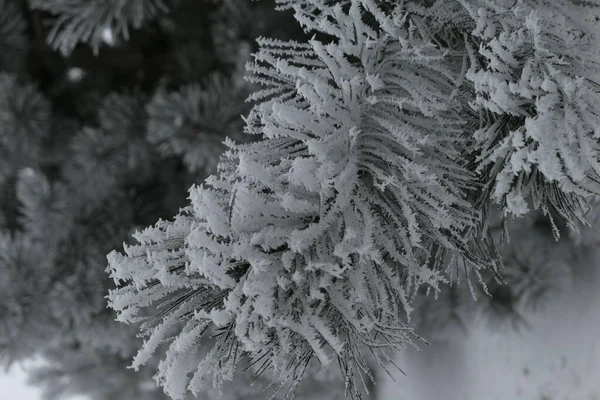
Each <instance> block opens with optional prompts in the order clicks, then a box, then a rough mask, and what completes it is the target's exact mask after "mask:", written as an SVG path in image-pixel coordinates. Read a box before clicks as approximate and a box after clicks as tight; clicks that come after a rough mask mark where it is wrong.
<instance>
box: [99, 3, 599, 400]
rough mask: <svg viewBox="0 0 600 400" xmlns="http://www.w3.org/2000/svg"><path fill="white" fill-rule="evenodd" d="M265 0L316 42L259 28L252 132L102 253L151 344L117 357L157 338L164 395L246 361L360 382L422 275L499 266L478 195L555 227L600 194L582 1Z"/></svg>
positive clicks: (394, 331)
mask: <svg viewBox="0 0 600 400" xmlns="http://www.w3.org/2000/svg"><path fill="white" fill-rule="evenodd" d="M277 3H278V7H279V8H280V9H293V10H294V13H295V17H296V19H297V20H298V22H299V23H300V24H301V26H302V27H303V28H304V29H305V31H306V32H307V33H309V34H310V35H313V36H312V39H311V40H309V41H307V42H294V41H280V40H275V39H266V38H261V39H259V44H260V50H259V51H258V52H257V53H256V54H255V55H254V62H252V63H249V64H248V67H247V68H248V70H249V72H250V76H249V78H248V79H249V81H250V82H252V83H254V84H257V85H260V86H262V88H261V89H260V90H258V91H256V92H255V93H253V94H252V95H251V96H250V99H251V100H253V101H255V102H256V104H255V106H254V107H253V108H252V110H251V111H250V113H249V115H248V116H247V117H246V118H245V121H246V129H245V130H246V133H247V134H250V135H253V136H254V137H256V138H258V139H259V140H258V141H257V142H254V143H251V144H234V143H231V142H230V143H229V150H228V151H227V152H226V153H225V154H224V155H223V156H222V158H221V161H220V164H219V170H218V172H217V174H216V175H214V176H212V177H211V178H209V179H207V180H206V181H205V183H204V184H203V185H201V186H195V187H193V188H192V189H191V190H190V205H189V206H188V207H186V208H185V209H183V210H182V211H181V212H180V214H179V215H178V216H177V217H176V218H175V219H174V220H173V221H171V222H168V221H160V222H159V223H158V224H156V225H155V226H154V227H151V228H147V229H146V230H144V231H142V232H138V233H137V234H136V235H135V238H136V239H137V241H138V243H139V244H137V245H132V246H126V247H125V254H119V253H117V252H113V253H111V254H110V255H109V263H110V266H109V271H110V273H111V275H112V277H113V278H114V279H115V281H116V283H117V284H119V285H120V287H119V288H118V289H116V290H114V291H112V292H111V294H110V301H111V304H110V305H111V307H113V308H114V309H115V310H117V311H118V313H119V319H120V320H121V321H124V322H128V323H133V322H143V324H142V334H143V335H144V336H146V338H147V339H146V342H145V344H144V346H143V348H142V349H141V351H140V353H139V354H138V356H137V357H136V358H135V360H134V366H135V367H138V366H140V365H142V364H144V363H145V362H147V361H148V360H149V359H150V358H151V357H153V356H154V355H153V354H154V353H155V352H157V350H158V348H159V346H160V345H166V346H168V349H167V350H166V352H165V354H164V356H162V358H163V361H162V362H161V364H160V365H159V369H158V373H157V379H158V381H159V382H160V383H161V385H163V386H164V388H165V390H166V391H167V393H168V394H170V395H171V396H172V397H173V398H175V399H180V398H183V396H184V395H185V393H186V392H187V391H191V392H193V393H198V392H200V391H201V390H203V388H205V387H206V385H209V384H211V383H212V384H213V385H215V386H217V387H220V386H221V385H222V384H223V382H224V381H226V380H231V379H233V378H234V376H235V373H236V366H237V365H238V364H240V363H244V362H250V363H252V362H260V363H261V369H260V370H259V371H257V373H258V374H260V373H261V372H262V370H263V369H265V370H266V369H270V370H271V371H272V372H273V374H274V377H275V378H274V379H275V381H276V382H280V383H281V385H284V384H285V383H287V384H289V389H290V391H291V392H293V389H294V388H295V386H296V385H297V384H298V382H300V380H301V379H302V376H303V373H304V370H305V368H307V367H308V366H310V364H311V362H313V363H314V362H315V360H316V361H317V362H318V363H320V364H321V365H323V366H327V365H328V364H329V363H330V362H331V361H335V362H337V364H338V365H339V368H340V370H341V373H342V375H343V377H344V379H345V382H346V396H347V397H348V398H360V397H361V393H360V390H359V387H360V386H361V385H365V386H366V384H365V381H367V380H369V379H370V373H369V369H368V366H367V362H366V360H365V358H364V354H366V353H367V352H372V353H373V356H374V359H375V360H376V362H379V363H380V365H382V366H383V365H384V364H385V362H384V361H385V359H386V356H387V353H386V350H396V349H400V348H402V347H403V346H406V345H410V344H413V342H414V341H415V338H416V337H417V336H416V335H415V334H414V332H413V329H412V327H411V324H410V314H411V311H412V309H413V304H414V300H415V297H417V296H418V295H419V293H420V292H421V291H425V292H435V293H438V292H439V291H440V290H446V289H447V288H445V286H444V284H446V283H448V282H450V281H451V280H452V279H453V277H454V276H456V275H463V276H464V277H465V279H466V280H467V282H468V284H469V286H470V288H471V291H472V292H475V291H476V290H478V289H476V288H475V287H474V285H476V284H480V285H481V286H482V288H483V289H482V290H483V291H484V292H487V293H489V290H487V289H486V288H487V287H488V286H486V285H485V283H486V279H487V278H486V277H487V276H488V274H491V276H492V277H493V279H495V280H496V281H499V280H500V277H499V274H500V272H501V262H500V253H499V251H498V250H497V249H496V245H497V244H498V241H497V240H494V237H493V235H492V234H491V232H490V226H489V221H488V218H489V213H490V209H491V208H492V206H493V205H498V206H499V207H500V209H501V210H500V211H501V214H502V218H507V217H508V216H509V215H516V216H520V215H523V214H525V213H527V212H528V211H530V210H537V211H540V212H541V213H543V214H544V215H545V216H547V218H550V221H551V224H552V226H553V227H554V231H555V236H558V228H557V226H558V225H559V224H558V223H557V222H556V221H555V220H553V219H552V218H556V217H558V218H560V219H561V220H563V221H564V222H565V223H566V224H567V225H569V226H570V227H572V228H574V227H576V222H579V221H583V220H584V218H583V215H584V213H585V211H586V210H587V203H586V201H587V198H588V197H590V195H591V194H592V193H594V191H595V190H596V189H597V187H596V183H597V182H598V176H597V173H598V161H597V155H598V154H599V153H598V150H599V149H598V140H597V139H598V138H597V129H595V128H594V127H595V126H597V125H598V124H597V119H596V115H598V111H599V110H598V107H600V102H598V99H599V94H600V93H599V92H598V87H597V84H596V80H597V79H596V75H597V72H596V71H597V60H596V58H597V57H598V54H600V52H599V50H600V49H599V48H598V46H599V45H598V44H596V43H598V41H597V40H596V36H597V33H596V32H597V29H596V28H595V27H596V26H597V25H595V24H597V19H596V18H597V16H598V7H596V5H595V3H589V4H588V3H585V4H584V3H582V4H579V3H575V2H572V1H571V0H559V1H542V2H540V1H529V0H516V1H514V0H511V1H510V2H508V1H507V2H504V1H502V2H496V1H491V0H490V1H484V0H461V1H458V0H457V1H454V0H446V1H427V2H421V1H410V0H406V1H400V2H391V1H375V0H345V1H329V0H303V1H287V0H280V1H278V2H277ZM509 3H510V4H509ZM553 216H554V217H553ZM507 278H508V280H509V281H510V276H508V277H507ZM473 281H479V283H478V282H475V283H474V284H473ZM517 283H518V282H517ZM153 308H154V309H155V311H154V316H153V317H150V318H146V317H143V316H142V314H140V313H141V312H142V310H144V311H147V310H152V309H153ZM206 337H210V338H212V340H213V341H212V342H211V346H209V347H208V348H203V347H201V346H198V343H207V342H206V339H202V338H206ZM381 350H383V351H381ZM286 393H287V392H286Z"/></svg>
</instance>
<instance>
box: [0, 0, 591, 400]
mask: <svg viewBox="0 0 600 400" xmlns="http://www.w3.org/2000/svg"><path fill="white" fill-rule="evenodd" d="M302 35H303V33H302V31H301V30H300V27H299V26H298V24H297V23H296V22H295V21H294V20H293V18H292V16H291V15H290V14H289V13H286V12H277V11H275V6H274V2H273V1H272V0H261V1H260V2H251V1H249V0H221V1H209V0H170V1H166V0H165V1H162V0H110V1H108V0H107V1H99V0H95V1H90V0H0V362H2V364H4V365H6V366H8V365H10V364H11V363H14V362H19V361H22V360H26V359H29V358H31V357H34V356H40V357H41V358H42V359H43V360H45V362H44V364H43V365H42V366H39V367H37V368H35V369H34V370H32V371H31V383H33V384H35V385H38V386H41V387H43V388H44V393H45V395H46V397H47V398H48V399H50V400H54V399H62V398H65V397H67V396H68V395H72V394H80V395H81V394H82V395H87V396H89V397H90V398H92V399H94V400H96V399H98V400H101V399H111V400H112V399H123V400H131V399H152V400H153V399H162V398H166V396H165V395H164V394H163V393H162V390H160V389H157V387H156V385H155V384H154V382H153V381H152V375H153V373H154V370H155V367H156V366H155V365H149V366H146V367H145V368H144V369H143V370H142V371H141V372H135V373H134V372H133V371H131V370H129V369H127V366H129V365H130V364H131V359H132V357H133V355H134V354H135V353H136V352H137V350H138V348H139V343H138V340H139V339H137V337H136V333H137V331H138V329H137V327H129V326H126V325H124V324H119V323H117V322H115V321H114V318H115V315H114V314H113V312H112V311H109V310H108V309H107V308H106V305H107V302H106V299H105V295H106V293H107V292H108V290H109V289H110V288H111V287H112V285H113V283H112V282H111V281H110V280H109V279H108V277H107V275H106V273H105V269H106V254H107V253H108V252H109V251H111V250H113V249H115V248H119V247H120V246H121V244H122V243H123V242H124V241H130V240H131V239H130V238H131V234H132V233H133V232H134V231H135V230H137V229H142V228H144V227H146V226H149V225H151V224H154V223H155V222H156V221H157V220H158V219H160V218H170V217H172V216H173V215H175V214H176V213H177V211H178V209H179V208H180V207H182V206H184V205H185V204H186V194H187V190H188V188H189V187H190V186H191V185H192V184H193V183H199V182H201V181H202V180H203V179H204V178H205V177H206V176H208V175H210V174H211V173H212V172H213V170H214V169H215V168H216V163H217V160H218V156H219V155H220V154H221V152H222V151H223V150H224V146H223V144H222V142H223V140H224V139H225V138H226V137H230V138H232V139H234V140H237V141H240V140H248V139H246V138H245V137H244V136H243V135H241V133H242V130H243V121H242V119H241V118H240V116H241V115H243V114H245V113H246V112H247V110H248V109H249V104H248V103H247V102H246V101H245V100H246V98H247V95H248V93H249V92H250V91H251V90H252V88H251V87H250V86H249V84H248V83H246V82H245V81H244V80H243V75H244V65H245V63H246V61H248V60H249V59H250V54H251V53H252V51H253V50H254V49H255V48H256V44H255V39H256V38H257V37H259V36H268V37H273V38H279V39H301V38H302ZM302 40H305V39H302ZM544 218H545V217H544ZM544 218H540V217H539V216H528V217H526V218H524V219H522V220H520V221H519V223H518V224H515V225H514V226H512V227H511V228H510V229H511V237H512V241H511V242H510V243H509V244H507V245H506V246H505V247H504V253H503V256H504V258H505V261H506V270H505V271H506V274H505V275H504V278H505V280H506V281H507V282H508V283H509V284H508V285H506V284H503V283H502V282H498V281H496V280H495V279H494V278H493V277H490V279H489V285H488V288H489V291H490V293H491V294H493V297H489V296H488V295H487V294H485V293H478V297H479V298H480V299H481V301H479V302H477V303H473V302H472V301H471V299H470V298H469V296H470V295H469V293H468V291H467V290H466V289H465V288H464V287H462V286H461V287H458V288H457V287H453V288H451V290H445V291H442V295H441V296H440V298H438V299H434V298H433V296H427V295H426V294H424V295H423V296H422V298H421V299H420V302H419V303H418V304H419V309H418V310H417V313H416V315H417V317H416V318H417V321H418V323H417V326H418V327H419V329H420V330H421V332H420V333H423V334H424V335H425V336H427V332H435V333H436V335H441V337H442V338H443V336H444V335H452V334H453V332H454V333H456V332H459V334H464V332H463V331H464V329H466V328H465V327H466V321H468V320H469V318H472V316H473V314H474V312H481V313H483V314H484V315H486V316H488V317H489V318H490V321H493V322H494V323H498V322H500V323H502V324H505V323H507V324H508V325H515V324H516V325H519V324H520V323H521V320H520V315H521V314H520V312H521V311H520V310H522V308H523V307H527V306H539V305H543V298H544V296H545V295H547V293H551V292H552V291H553V290H556V288H559V287H561V284H562V282H564V280H565V279H567V280H569V279H571V277H572V275H573V273H574V271H573V269H572V268H571V266H572V265H576V264H577V263H576V262H574V260H576V258H577V257H585V254H586V251H587V250H586V249H589V248H591V247H592V246H594V245H595V243H596V242H595V239H594V238H595V237H597V235H594V234H593V232H592V234H586V235H579V236H573V237H568V236H563V237H562V238H561V239H560V240H559V242H558V245H557V244H556V242H555V240H554V237H553V235H552V231H553V229H552V227H551V226H550V225H549V224H546V223H543V222H540V221H542V220H544V221H545V220H546V219H544ZM500 231H501V230H500V228H499V229H498V231H497V232H491V234H493V235H497V236H498V237H499V232H500ZM590 237H592V239H589V238H590ZM498 240H499V239H498ZM474 290H479V289H474ZM515 321H516V322H515ZM441 327H444V329H441ZM332 379H335V378H332ZM258 386H260V385H258ZM338 386H339V389H340V390H339V391H336V390H332V389H331V386H328V385H326V384H323V383H318V384H317V383H315V381H313V382H312V383H308V384H307V389H306V391H305V392H304V395H305V396H306V397H307V398H310V399H318V398H329V399H333V398H336V396H342V393H341V392H342V391H343V385H338ZM244 388H246V386H244ZM230 390H231V393H230V394H229V395H230V396H231V397H230V398H232V399H236V398H240V399H241V398H242V396H244V397H243V398H246V399H249V398H254V397H251V396H252V394H250V393H248V392H244V391H240V390H237V389H236V388H230ZM244 390H246V389H244ZM256 393H257V394H256V398H262V397H261V396H264V393H262V390H260V389H257V391H256ZM299 395H300V396H302V391H300V393H299ZM216 396H217V394H215V393H207V394H205V398H211V397H216ZM224 398H227V397H224ZM339 398H341V397H339Z"/></svg>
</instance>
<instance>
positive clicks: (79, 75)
mask: <svg viewBox="0 0 600 400" xmlns="http://www.w3.org/2000/svg"><path fill="white" fill-rule="evenodd" d="M84 75H85V72H84V71H83V70H82V69H81V68H79V67H73V68H69V70H68V71H67V78H68V79H69V80H70V81H71V82H79V81H80V80H82V79H83V76H84Z"/></svg>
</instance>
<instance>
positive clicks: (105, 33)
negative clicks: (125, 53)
mask: <svg viewBox="0 0 600 400" xmlns="http://www.w3.org/2000/svg"><path fill="white" fill-rule="evenodd" d="M100 37H101V38H102V41H103V42H104V43H106V44H107V45H109V46H112V45H114V44H115V35H114V33H113V30H112V29H111V28H110V27H109V26H106V27H104V28H102V32H101V34H100Z"/></svg>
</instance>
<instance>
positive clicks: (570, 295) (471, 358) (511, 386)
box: [378, 257, 600, 400]
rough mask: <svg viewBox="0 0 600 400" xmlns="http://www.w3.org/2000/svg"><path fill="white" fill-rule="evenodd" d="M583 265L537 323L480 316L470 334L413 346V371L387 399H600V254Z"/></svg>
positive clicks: (384, 391) (534, 318)
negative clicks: (493, 321)
mask: <svg viewBox="0 0 600 400" xmlns="http://www.w3.org/2000/svg"><path fill="white" fill-rule="evenodd" d="M580 270H581V271H586V274H581V275H580V276H579V277H578V278H577V279H576V281H575V282H574V283H573V286H572V288H571V289H570V290H566V291H564V292H563V293H562V294H556V296H555V297H554V298H552V299H550V300H549V302H548V303H547V306H546V307H545V309H544V311H543V312H539V313H534V314H531V315H530V316H529V318H528V320H529V321H530V324H531V326H530V329H523V330H521V331H519V332H510V333H496V332H492V331H491V330H490V327H489V326H486V325H484V324H483V323H481V322H476V323H474V325H473V327H472V329H471V331H470V334H469V335H468V336H467V337H465V338H464V339H457V340H453V341H448V342H445V343H432V344H431V345H430V346H426V347H425V348H423V351H422V352H421V353H418V352H416V351H413V350H412V349H408V350H406V351H405V352H404V353H403V354H401V355H400V356H399V357H398V358H399V359H398V361H399V366H400V367H401V368H403V370H404V371H405V372H406V374H407V376H402V375H400V374H397V375H399V376H396V380H397V382H393V381H392V380H391V379H389V378H388V379H385V380H384V381H383V382H382V384H381V386H380V387H379V391H378V392H379V400H513V399H514V400H520V399H523V400H600V290H599V289H600V279H598V276H600V274H599V273H598V270H600V257H596V258H595V260H593V261H591V262H590V264H589V265H588V266H587V268H586V266H583V267H582V268H580Z"/></svg>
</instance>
